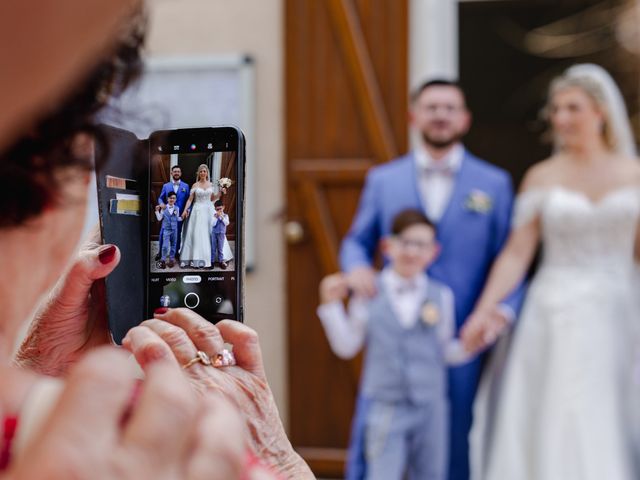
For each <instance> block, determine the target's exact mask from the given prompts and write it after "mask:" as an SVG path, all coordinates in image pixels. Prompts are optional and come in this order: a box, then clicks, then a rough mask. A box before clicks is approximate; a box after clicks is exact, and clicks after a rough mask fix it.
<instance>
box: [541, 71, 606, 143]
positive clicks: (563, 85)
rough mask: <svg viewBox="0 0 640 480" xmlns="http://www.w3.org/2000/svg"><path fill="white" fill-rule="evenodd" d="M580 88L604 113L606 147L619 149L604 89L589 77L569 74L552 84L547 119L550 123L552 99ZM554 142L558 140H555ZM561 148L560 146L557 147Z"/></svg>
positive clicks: (603, 134)
mask: <svg viewBox="0 0 640 480" xmlns="http://www.w3.org/2000/svg"><path fill="white" fill-rule="evenodd" d="M572 87H575V88H579V89H580V90H582V91H583V92H584V93H586V94H587V96H588V97H589V98H590V99H591V100H592V101H593V102H594V103H595V105H596V108H597V109H598V110H599V111H600V113H602V116H603V124H602V138H603V140H604V143H605V145H606V146H607V147H608V148H609V149H610V150H612V151H615V150H616V149H617V146H618V145H617V139H616V137H615V135H614V134H613V130H612V129H611V119H610V115H609V111H608V109H607V104H606V98H605V95H604V92H603V90H602V87H601V86H600V84H599V83H598V82H596V81H594V80H593V79H592V78H589V77H580V76H571V75H568V74H567V73H565V74H563V75H561V76H559V77H557V78H556V79H554V80H553V81H552V82H551V85H550V86H549V96H548V99H547V105H546V106H545V109H544V116H545V119H546V120H547V121H548V120H549V117H550V112H551V99H552V98H553V97H554V95H555V94H556V93H558V92H560V91H561V90H566V89H567V88H572ZM554 142H557V140H555V139H554ZM556 147H559V145H556Z"/></svg>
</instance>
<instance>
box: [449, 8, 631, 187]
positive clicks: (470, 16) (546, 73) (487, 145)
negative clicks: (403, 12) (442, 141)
mask: <svg viewBox="0 0 640 480" xmlns="http://www.w3.org/2000/svg"><path fill="white" fill-rule="evenodd" d="M629 3H630V2H623V1H620V0H616V1H594V0H513V1H508V0H505V1H474V2H461V3H460V7H459V18H460V40H459V41H460V81H461V83H462V86H463V87H464V89H465V90H466V92H467V95H468V102H469V105H470V108H471V110H472V112H473V116H474V126H473V128H472V131H471V132H470V133H469V135H468V137H467V138H466V140H465V144H466V145H467V146H468V147H469V149H470V150H471V151H472V152H474V153H475V154H477V155H479V156H480V157H482V158H485V159H487V160H489V161H491V162H492V163H495V164H497V165H500V166H501V167H503V168H506V169H507V170H509V171H510V172H511V174H512V175H513V178H514V181H515V183H516V184H518V183H519V182H520V180H521V179H522V176H523V175H524V172H525V171H526V169H527V168H528V167H529V166H530V165H532V164H533V163H535V162H537V161H540V160H542V159H544V158H545V157H547V156H548V155H549V154H550V152H551V148H550V146H549V145H548V144H547V143H544V141H543V136H544V135H543V134H544V131H545V129H546V125H545V123H544V122H543V121H542V120H541V117H540V111H541V109H542V107H543V106H544V103H545V96H546V91H547V87H548V85H549V83H550V81H551V80H552V79H553V78H554V77H555V76H556V75H558V74H559V73H561V72H562V71H563V70H564V69H565V68H567V67H568V66H570V65H572V64H575V63H586V62H590V63H597V64H599V65H601V66H603V67H605V68H606V69H607V70H608V71H609V72H610V73H611V74H612V75H613V77H614V78H615V80H616V81H617V82H618V85H619V86H620V87H621V89H622V91H623V94H624V96H625V100H626V103H627V108H628V109H629V113H630V115H631V117H632V119H634V118H635V116H636V115H637V110H638V108H637V105H638V88H637V87H638V81H639V79H640V77H639V69H638V58H637V57H636V56H634V55H633V54H632V53H630V52H628V51H626V50H625V49H624V48H623V47H622V46H621V45H620V43H619V42H618V35H617V33H618V31H619V27H620V22H621V19H622V17H623V16H624V14H625V8H628V4H629ZM634 125H635V126H636V128H635V131H636V132H637V131H638V128H637V122H635V121H634Z"/></svg>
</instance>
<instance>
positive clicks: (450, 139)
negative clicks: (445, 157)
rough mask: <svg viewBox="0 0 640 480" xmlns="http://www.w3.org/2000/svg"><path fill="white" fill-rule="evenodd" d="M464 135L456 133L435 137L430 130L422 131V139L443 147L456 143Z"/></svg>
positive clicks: (436, 146) (434, 145)
mask: <svg viewBox="0 0 640 480" xmlns="http://www.w3.org/2000/svg"><path fill="white" fill-rule="evenodd" d="M462 137H463V135H461V134H459V133H454V134H452V135H450V136H447V137H440V138H434V136H433V135H430V134H429V132H425V131H422V141H423V142H424V143H426V144H427V145H431V146H432V147H434V148H438V149H443V148H448V147H451V146H452V145H455V144H456V143H458V142H459V141H460V140H461V139H462Z"/></svg>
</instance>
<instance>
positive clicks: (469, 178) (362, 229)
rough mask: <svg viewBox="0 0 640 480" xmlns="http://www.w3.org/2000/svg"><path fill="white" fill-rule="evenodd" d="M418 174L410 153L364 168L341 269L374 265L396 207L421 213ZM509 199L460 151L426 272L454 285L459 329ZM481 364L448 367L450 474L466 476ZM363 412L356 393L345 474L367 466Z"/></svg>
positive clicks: (506, 217)
mask: <svg viewBox="0 0 640 480" xmlns="http://www.w3.org/2000/svg"><path fill="white" fill-rule="evenodd" d="M416 173H417V171H416V163H415V158H414V156H413V154H411V153H410V154H408V155H405V156H403V157H400V158H398V159H396V160H394V161H391V162H389V163H386V164H383V165H380V166H376V167H374V168H372V169H371V170H370V171H369V173H368V174H367V178H366V181H365V185H364V190H363V193H362V196H361V198H360V205H359V207H358V211H357V213H356V217H355V219H354V221H353V224H352V226H351V230H350V231H349V233H348V235H347V237H346V238H345V239H344V241H343V243H342V247H341V250H340V263H341V266H342V269H343V270H344V271H350V270H352V269H353V268H354V267H357V266H361V265H370V264H371V262H372V259H373V256H374V253H375V250H376V248H377V246H378V242H379V240H380V239H381V238H382V237H384V236H387V235H389V234H390V233H391V225H392V222H393V218H394V217H395V215H397V214H398V213H399V212H400V211H402V210H404V209H408V208H415V209H420V210H423V211H424V202H423V199H422V198H421V195H420V191H419V188H418V183H417V179H416ZM478 196H482V197H485V198H486V197H489V198H490V199H491V205H490V208H488V209H487V210H486V211H478V209H474V208H472V207H470V206H469V200H470V199H472V198H478ZM512 204H513V188H512V184H511V178H510V176H509V174H508V173H507V172H506V171H504V170H502V169H500V168H498V167H496V166H494V165H491V164H489V163H487V162H485V161H483V160H480V159H479V158H477V157H475V156H474V155H472V154H471V153H469V152H465V154H464V158H463V160H462V164H461V165H460V169H459V170H458V172H457V174H456V178H455V186H454V188H453V192H452V194H451V200H450V202H449V205H448V206H447V208H446V210H445V212H444V214H443V216H442V218H441V219H440V221H439V222H438V224H437V229H438V231H437V238H438V241H439V242H440V244H441V246H442V251H441V253H440V256H439V257H438V259H437V260H436V261H435V262H434V263H433V264H432V265H431V267H430V268H429V270H428V273H429V275H430V276H432V277H433V278H435V279H437V280H440V281H441V282H443V283H445V284H446V285H448V286H449V287H451V289H452V290H453V293H454V295H455V306H456V325H457V328H459V327H460V326H461V325H462V324H463V323H464V321H465V319H466V318H467V316H468V315H469V313H470V312H471V311H472V309H473V307H474V304H475V302H476V301H477V299H478V296H479V295H480V293H481V291H482V288H483V286H484V283H485V281H486V277H487V274H488V271H489V269H490V267H491V264H492V262H493V260H494V259H495V257H496V255H497V254H498V253H499V252H500V250H501V248H502V246H503V244H504V242H505V240H506V238H507V236H508V234H509V230H510V221H511V209H512ZM521 297H522V287H520V288H519V289H517V290H516V292H514V294H512V295H511V297H510V298H509V299H508V300H507V302H506V303H508V304H509V305H510V306H511V307H512V308H513V310H514V311H515V312H517V311H518V309H519V307H520V303H521ZM480 367H481V360H480V359H477V360H475V361H472V362H470V363H468V364H466V365H463V366H460V367H456V368H452V369H450V370H449V398H450V406H451V435H450V440H451V445H450V452H451V459H450V475H449V478H450V479H455V480H467V478H468V475H469V474H468V468H469V467H468V443H467V437H468V432H469V428H470V426H471V411H472V404H473V398H474V396H475V392H476V388H477V384H478V380H479V375H480ZM364 409H366V399H364V398H360V399H359V401H358V406H357V409H356V417H355V419H354V428H353V432H352V440H351V451H350V460H349V469H350V470H351V471H350V472H349V473H351V474H350V475H349V476H348V478H361V476H360V475H353V472H354V471H361V468H360V467H362V468H364V466H365V465H364V464H363V462H364V460H363V456H362V455H361V445H359V444H361V443H362V433H363V431H362V430H363V428H362V425H360V424H359V422H361V417H362V415H363V410H364ZM354 469H355V470H354Z"/></svg>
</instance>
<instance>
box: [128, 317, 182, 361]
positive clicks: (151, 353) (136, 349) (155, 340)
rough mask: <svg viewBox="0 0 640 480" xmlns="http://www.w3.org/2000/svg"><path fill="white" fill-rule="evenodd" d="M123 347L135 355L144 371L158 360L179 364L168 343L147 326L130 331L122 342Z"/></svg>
mask: <svg viewBox="0 0 640 480" xmlns="http://www.w3.org/2000/svg"><path fill="white" fill-rule="evenodd" d="M122 346H123V347H124V348H126V349H127V350H128V351H129V352H131V353H132V354H133V356H134V357H135V359H136V361H137V362H138V364H139V365H140V366H141V367H142V368H143V369H146V367H147V366H148V365H149V364H151V363H153V362H155V361H156V360H162V359H167V360H173V361H174V362H176V364H177V362H178V360H177V359H176V357H175V355H174V354H173V352H172V351H171V348H170V347H169V345H167V342H165V341H164V340H163V339H162V338H160V335H158V334H157V333H156V332H154V331H153V330H151V329H150V328H148V327H145V326H137V327H134V328H132V329H131V330H129V332H127V335H126V336H125V337H124V339H123V340H122Z"/></svg>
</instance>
